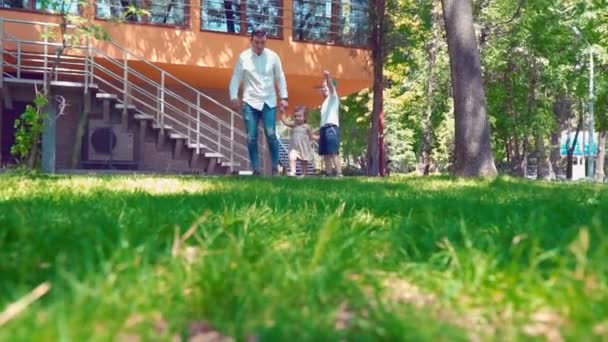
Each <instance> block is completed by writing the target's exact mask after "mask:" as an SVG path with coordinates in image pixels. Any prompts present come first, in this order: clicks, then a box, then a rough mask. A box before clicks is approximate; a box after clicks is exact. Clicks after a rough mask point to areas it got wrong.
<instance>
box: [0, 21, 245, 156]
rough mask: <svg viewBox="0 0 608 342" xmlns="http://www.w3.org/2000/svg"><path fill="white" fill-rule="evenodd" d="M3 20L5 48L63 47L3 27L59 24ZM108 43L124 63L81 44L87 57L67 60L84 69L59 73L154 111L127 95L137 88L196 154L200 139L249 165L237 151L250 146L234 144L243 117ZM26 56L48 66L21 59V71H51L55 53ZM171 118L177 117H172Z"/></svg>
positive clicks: (117, 46)
mask: <svg viewBox="0 0 608 342" xmlns="http://www.w3.org/2000/svg"><path fill="white" fill-rule="evenodd" d="M0 20H1V21H2V33H3V35H2V41H3V45H2V47H3V48H4V41H6V42H13V43H16V44H17V45H18V46H19V48H21V46H20V45H27V44H32V45H38V46H44V47H45V50H48V48H49V47H50V48H53V47H60V46H61V44H59V43H54V42H48V41H30V40H21V39H18V38H16V37H15V36H13V35H11V34H9V33H8V32H5V27H4V22H11V23H17V24H25V25H40V26H45V27H57V26H58V24H54V23H46V22H36V21H23V20H14V19H7V18H0ZM73 27H74V26H69V28H73ZM109 44H111V45H113V46H114V47H116V48H118V49H119V50H121V51H122V52H123V55H124V56H125V59H124V61H123V62H122V63H121V62H120V61H119V60H117V59H116V58H113V57H111V56H109V55H107V54H106V53H105V52H103V51H101V50H100V49H98V48H96V47H93V46H91V45H89V44H88V41H87V45H79V46H72V47H71V48H72V49H75V50H80V51H81V52H82V53H83V55H84V57H75V56H68V58H69V59H71V60H72V61H81V60H84V63H82V64H77V63H74V65H77V66H78V67H80V66H84V70H81V69H76V68H75V69H69V68H61V69H60V70H58V73H63V74H67V73H68V72H71V74H73V75H82V76H84V78H85V89H86V88H87V87H88V85H89V83H92V81H93V80H96V81H100V82H101V83H104V84H105V85H106V86H108V87H110V88H112V89H113V91H117V92H118V93H120V94H121V95H123V99H122V100H121V99H119V101H121V102H123V103H124V104H125V105H127V104H128V103H129V102H130V101H131V100H133V101H135V102H137V103H138V104H140V105H141V106H143V107H148V109H150V110H152V111H153V112H155V111H156V110H155V109H154V108H150V107H151V106H150V105H149V103H148V101H143V100H141V99H138V98H136V97H135V96H134V95H133V94H128V93H127V92H128V91H129V90H132V89H135V90H136V91H137V92H138V93H141V94H142V95H143V96H145V97H148V98H152V99H154V100H155V101H156V104H157V107H159V108H163V109H165V110H164V111H163V113H161V115H160V116H161V117H160V118H157V119H160V122H159V123H161V126H162V122H163V120H164V119H165V118H166V119H168V120H169V121H171V122H173V123H174V125H176V126H180V127H181V128H182V129H181V132H179V131H180V130H176V131H178V133H182V134H184V130H185V133H186V134H185V136H186V137H187V139H188V144H189V145H195V146H196V150H197V152H200V149H201V146H204V147H206V145H204V144H202V143H201V140H203V141H204V142H207V145H215V146H216V149H215V150H216V151H217V152H218V153H220V154H225V155H226V156H225V157H226V159H228V160H227V161H230V162H234V161H235V158H238V159H241V160H242V161H243V162H245V163H247V161H248V158H247V157H246V156H245V155H246V153H239V152H238V151H236V150H237V149H240V150H241V151H246V150H247V146H246V145H245V144H242V143H240V142H238V141H235V137H240V138H246V137H247V135H246V134H245V133H244V132H243V131H242V130H240V129H238V128H236V127H235V117H236V118H242V116H241V115H240V114H238V113H236V112H235V111H233V110H232V109H230V108H228V107H227V106H225V105H223V104H221V103H220V102H218V101H216V100H215V99H213V98H211V97H210V96H208V95H206V94H204V93H202V92H200V91H198V90H197V89H195V88H193V87H192V86H190V85H189V84H187V83H185V82H183V81H181V80H180V79H178V78H176V77H175V76H173V75H171V74H169V73H167V72H166V71H164V70H163V69H161V68H159V67H157V66H156V65H154V64H152V63H151V62H149V61H147V60H145V59H143V58H142V57H139V56H137V55H136V54H133V53H131V52H130V51H127V50H126V49H124V48H123V47H122V46H120V45H119V44H116V43H114V42H109ZM3 50H4V49H3ZM3 53H4V51H3ZM9 53H10V52H9ZM10 54H11V56H13V57H14V56H15V55H17V56H18V57H19V56H21V55H20V52H17V53H16V54H12V53H10ZM27 55H28V56H33V57H39V56H42V57H43V58H42V59H41V60H39V61H38V62H45V67H44V68H42V67H33V66H23V65H21V64H22V63H23V62H32V60H31V59H30V60H28V59H25V60H23V61H21V60H19V61H18V62H17V65H16V67H17V69H18V70H22V69H23V68H28V71H30V70H29V69H37V71H38V72H40V71H42V72H45V71H48V70H50V69H51V68H50V67H49V65H48V60H49V57H51V56H53V55H52V54H51V55H49V54H48V53H46V52H45V53H44V54H42V53H29V52H28V53H27ZM96 56H97V57H103V58H102V59H103V60H105V61H107V62H108V63H110V64H111V65H114V66H115V67H118V68H119V71H122V73H123V75H118V74H117V73H116V72H113V71H111V70H109V69H108V68H106V67H105V66H104V65H102V64H100V63H99V62H97V61H96V60H95V58H94V57H96ZM128 56H132V57H134V58H135V59H137V60H139V61H143V62H144V64H146V65H147V66H149V67H152V68H153V69H154V70H156V71H158V72H159V73H160V76H161V83H159V82H156V81H154V80H152V79H151V78H149V77H147V76H146V75H143V74H142V73H140V72H138V71H137V70H135V69H134V68H132V67H131V66H130V65H129V63H128ZM53 57H54V56H53ZM2 62H3V64H6V65H8V64H11V63H9V62H8V61H4V58H2ZM20 63H21V64H20ZM62 64H64V67H65V66H66V65H67V64H66V63H62ZM14 66H15V65H13V67H14ZM95 70H99V71H101V72H103V73H104V74H105V75H106V77H107V78H110V79H112V78H113V79H115V81H123V83H124V84H123V88H122V89H120V88H119V87H117V86H114V85H112V84H111V81H110V80H108V79H104V78H103V77H101V76H100V75H98V74H96V73H95ZM75 71H77V73H75ZM129 76H131V77H132V78H137V79H139V80H141V81H144V82H145V83H147V84H148V85H149V86H152V87H153V88H156V89H157V90H159V92H160V93H161V95H162V96H160V98H159V97H156V95H155V94H152V93H150V92H149V91H146V90H145V89H144V88H142V87H141V86H140V85H138V84H136V83H134V82H132V81H131V80H129ZM0 77H1V76H0ZM167 79H169V80H171V81H172V82H174V83H176V84H178V85H181V86H183V87H184V88H185V89H186V90H188V91H191V92H192V93H193V94H194V95H195V96H196V99H197V104H195V103H193V102H192V101H190V100H187V99H186V98H184V97H183V96H181V95H179V94H177V93H176V92H174V91H171V90H170V89H168V88H166V87H165V82H166V80H167ZM168 99H174V100H175V101H176V102H177V103H178V106H183V107H185V110H187V111H188V112H190V111H191V110H194V115H195V116H193V115H191V113H186V111H185V110H184V109H180V108H178V107H177V106H176V105H173V104H171V103H170V102H169V101H167V100H168ZM201 99H204V100H206V101H209V102H211V103H212V104H214V105H216V106H218V107H219V108H220V109H221V110H225V111H227V112H228V113H229V115H230V123H227V122H226V121H225V120H221V119H220V118H218V117H217V116H215V115H212V114H211V113H210V112H208V111H207V110H205V109H203V108H200V106H198V104H199V103H200V100H201ZM166 111H170V112H171V113H166ZM140 112H141V113H142V114H146V113H144V112H142V111H140ZM159 112H160V111H159ZM172 115H173V116H175V117H172ZM179 118H181V119H182V120H186V121H187V122H188V124H187V125H186V124H185V123H183V121H180V120H179ZM202 118H207V119H209V120H211V122H213V123H215V124H217V126H218V127H217V128H214V127H212V126H210V125H208V124H207V123H205V122H203V121H202V120H201V119H202ZM201 129H203V130H206V131H209V132H210V133H212V134H215V135H216V139H217V141H216V140H213V139H211V138H210V137H208V136H207V135H206V134H203V132H202V131H201ZM224 130H228V132H225V133H223V131H224ZM192 133H194V137H192ZM226 140H228V145H230V148H229V149H227V148H226V147H225V146H223V144H222V143H223V142H225V141H226ZM209 142H212V143H213V144H209ZM226 150H228V151H226ZM225 152H227V153H225ZM231 165H232V163H231Z"/></svg>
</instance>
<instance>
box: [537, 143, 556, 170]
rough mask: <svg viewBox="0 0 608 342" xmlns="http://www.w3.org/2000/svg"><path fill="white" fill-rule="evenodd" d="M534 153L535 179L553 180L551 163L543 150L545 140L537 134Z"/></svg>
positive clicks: (545, 150)
mask: <svg viewBox="0 0 608 342" xmlns="http://www.w3.org/2000/svg"><path fill="white" fill-rule="evenodd" d="M536 153H537V159H536V160H537V174H536V178H537V179H541V180H551V179H555V173H554V172H553V167H552V166H551V161H550V160H549V156H548V155H547V149H546V148H545V138H544V137H543V136H542V135H541V134H538V135H537V136H536Z"/></svg>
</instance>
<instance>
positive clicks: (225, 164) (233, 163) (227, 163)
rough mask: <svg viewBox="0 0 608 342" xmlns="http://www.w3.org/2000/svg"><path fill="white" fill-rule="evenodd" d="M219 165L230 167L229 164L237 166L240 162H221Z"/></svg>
mask: <svg viewBox="0 0 608 342" xmlns="http://www.w3.org/2000/svg"><path fill="white" fill-rule="evenodd" d="M221 165H222V166H224V167H231V166H232V167H239V166H241V163H238V162H222V163H221Z"/></svg>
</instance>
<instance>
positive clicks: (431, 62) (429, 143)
mask: <svg viewBox="0 0 608 342" xmlns="http://www.w3.org/2000/svg"><path fill="white" fill-rule="evenodd" d="M432 11H433V13H432V21H433V22H432V31H433V37H432V39H431V41H430V42H429V43H428V44H427V46H426V50H427V54H428V72H429V75H428V80H427V87H426V115H425V116H424V132H423V134H422V156H421V160H420V172H421V173H422V174H423V175H424V176H428V175H429V174H430V172H431V163H432V158H433V156H432V154H433V143H434V142H433V93H434V91H435V81H436V78H435V64H436V62H437V40H438V39H439V37H438V34H437V29H436V26H437V25H438V23H439V20H440V18H441V13H440V11H439V7H438V6H437V5H435V6H433V10H432Z"/></svg>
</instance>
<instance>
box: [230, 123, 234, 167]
mask: <svg viewBox="0 0 608 342" xmlns="http://www.w3.org/2000/svg"><path fill="white" fill-rule="evenodd" d="M233 164H234V112H233V111H230V173H231V174H232V172H233V171H234V166H233Z"/></svg>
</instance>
